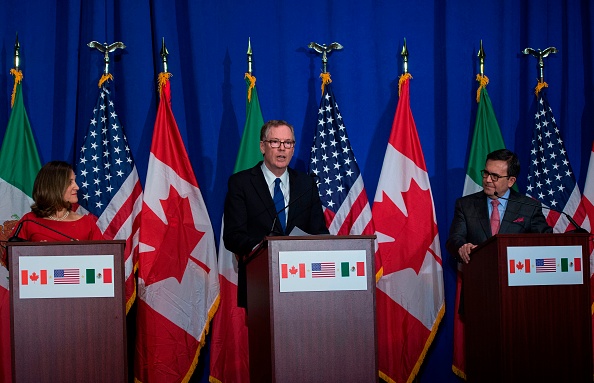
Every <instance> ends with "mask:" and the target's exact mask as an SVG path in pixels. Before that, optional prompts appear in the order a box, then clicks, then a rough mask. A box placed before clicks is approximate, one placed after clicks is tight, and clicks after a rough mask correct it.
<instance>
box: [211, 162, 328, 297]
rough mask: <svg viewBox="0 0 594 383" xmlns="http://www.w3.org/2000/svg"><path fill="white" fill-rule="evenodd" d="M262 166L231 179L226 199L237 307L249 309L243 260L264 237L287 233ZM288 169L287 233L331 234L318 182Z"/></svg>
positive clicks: (227, 239) (225, 232)
mask: <svg viewBox="0 0 594 383" xmlns="http://www.w3.org/2000/svg"><path fill="white" fill-rule="evenodd" d="M261 165H262V162H260V163H258V165H256V166H254V167H253V168H251V169H246V170H243V171H241V172H238V173H235V174H233V175H232V176H231V177H229V182H228V185H227V187H228V189H227V197H226V198H225V216H224V223H225V225H224V226H225V227H224V229H223V242H224V243H225V248H227V250H229V251H231V252H233V253H235V254H236V255H238V270H237V273H238V281H237V284H238V286H237V305H238V306H239V307H246V308H247V280H246V277H245V265H244V263H243V257H244V256H246V255H248V254H249V253H250V252H251V251H252V250H253V249H254V247H256V245H258V244H259V243H260V242H261V241H262V240H263V239H264V237H266V236H269V235H282V234H283V232H282V227H281V225H280V222H279V221H278V218H277V212H276V208H275V206H274V201H273V200H272V196H271V195H270V189H269V188H268V185H267V184H266V179H265V178H264V174H263V173H262V169H261V167H260V166H261ZM287 170H288V172H289V188H290V196H289V205H288V206H289V207H288V212H289V215H288V217H287V226H286V230H285V233H286V234H289V233H290V232H291V230H293V228H295V227H298V228H300V229H301V230H303V231H305V232H306V233H308V234H328V229H327V228H326V223H325V220H324V213H323V211H322V202H321V201H320V196H319V194H318V188H317V186H316V183H315V180H314V179H313V178H312V177H310V176H308V175H307V174H305V173H302V172H298V171H296V170H293V169H290V168H289V169H287ZM273 224H274V227H273V226H272V225H273Z"/></svg>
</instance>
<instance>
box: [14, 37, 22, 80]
mask: <svg viewBox="0 0 594 383" xmlns="http://www.w3.org/2000/svg"><path fill="white" fill-rule="evenodd" d="M20 50H21V44H19V33H18V32H17V34H16V40H15V42H14V69H15V70H17V71H18V70H19V67H20V65H21V58H20Z"/></svg>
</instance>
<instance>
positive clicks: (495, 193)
mask: <svg viewBox="0 0 594 383" xmlns="http://www.w3.org/2000/svg"><path fill="white" fill-rule="evenodd" d="M493 195H494V196H495V197H497V199H504V200H506V201H511V202H514V203H519V204H521V205H527V206H532V207H534V208H537V207H543V208H545V209H548V210H551V211H554V212H557V213H559V214H562V215H564V216H565V217H567V219H568V220H569V222H570V223H571V224H572V225H573V226H574V227H575V230H574V232H576V233H588V234H589V232H588V230H586V229H584V228H582V227H581V226H580V225H578V224H577V222H576V221H575V220H574V219H573V217H572V216H571V215H569V214H567V213H566V212H564V211H563V210H557V209H553V208H552V207H548V206H547V205H545V204H543V203H541V202H539V201H537V200H534V202H535V203H537V204H531V203H526V202H523V201H516V200H510V199H509V198H505V197H502V196H500V195H498V193H497V192H493Z"/></svg>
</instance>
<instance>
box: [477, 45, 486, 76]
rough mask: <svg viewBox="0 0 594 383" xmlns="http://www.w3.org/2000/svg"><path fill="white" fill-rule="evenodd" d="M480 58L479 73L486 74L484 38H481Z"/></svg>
mask: <svg viewBox="0 0 594 383" xmlns="http://www.w3.org/2000/svg"><path fill="white" fill-rule="evenodd" d="M477 56H478V58H479V65H480V71H479V73H480V74H481V76H484V75H485V57H486V55H485V50H484V49H483V40H482V39H481V46H480V48H479V51H478V55H477Z"/></svg>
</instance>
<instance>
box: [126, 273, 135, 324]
mask: <svg viewBox="0 0 594 383" xmlns="http://www.w3.org/2000/svg"><path fill="white" fill-rule="evenodd" d="M130 278H132V280H133V282H134V292H133V293H132V295H131V296H130V299H128V302H126V315H128V312H129V311H130V309H131V308H132V305H133V304H134V301H135V300H136V278H135V277H134V275H132V276H131V277H130Z"/></svg>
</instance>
